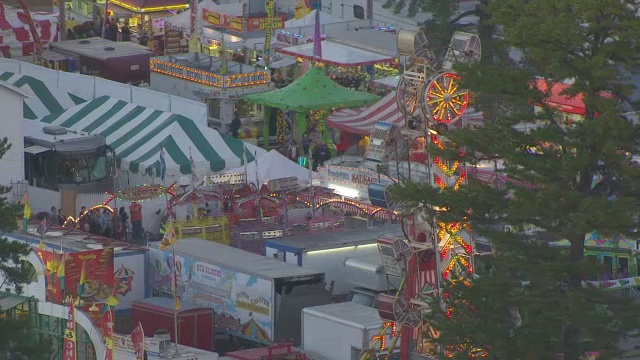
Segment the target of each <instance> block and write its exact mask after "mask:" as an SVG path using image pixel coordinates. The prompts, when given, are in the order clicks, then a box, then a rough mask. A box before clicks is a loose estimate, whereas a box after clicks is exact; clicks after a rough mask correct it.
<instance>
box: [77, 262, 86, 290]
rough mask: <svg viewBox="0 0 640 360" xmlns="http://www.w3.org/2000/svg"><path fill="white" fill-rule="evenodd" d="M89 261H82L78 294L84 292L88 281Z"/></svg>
mask: <svg viewBox="0 0 640 360" xmlns="http://www.w3.org/2000/svg"><path fill="white" fill-rule="evenodd" d="M86 264H87V263H86V262H85V261H82V271H80V281H79V282H78V295H83V294H84V287H85V285H86V282H87V265H86Z"/></svg>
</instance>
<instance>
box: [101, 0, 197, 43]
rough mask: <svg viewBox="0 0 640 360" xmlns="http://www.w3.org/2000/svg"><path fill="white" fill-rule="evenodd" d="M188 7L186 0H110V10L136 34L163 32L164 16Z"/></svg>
mask: <svg viewBox="0 0 640 360" xmlns="http://www.w3.org/2000/svg"><path fill="white" fill-rule="evenodd" d="M188 8H189V2H187V1H184V0H109V10H111V11H113V12H114V13H115V16H116V18H117V20H118V22H119V23H123V24H124V25H126V26H128V27H129V28H130V30H131V33H132V35H134V36H135V35H141V34H143V33H145V32H146V33H147V34H153V33H163V32H164V17H165V16H166V15H167V14H168V13H169V12H172V11H180V10H186V9H188Z"/></svg>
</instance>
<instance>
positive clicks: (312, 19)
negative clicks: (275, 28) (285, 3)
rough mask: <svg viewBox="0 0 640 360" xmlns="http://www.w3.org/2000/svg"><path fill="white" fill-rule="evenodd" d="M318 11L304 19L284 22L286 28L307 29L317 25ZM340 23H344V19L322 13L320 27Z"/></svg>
mask: <svg viewBox="0 0 640 360" xmlns="http://www.w3.org/2000/svg"><path fill="white" fill-rule="evenodd" d="M316 11H318V10H312V11H311V12H310V13H308V14H307V15H306V16H305V17H303V18H302V19H291V20H287V21H285V22H284V27H285V28H295V27H305V26H310V25H315V23H316ZM339 22H344V20H342V19H338V18H335V17H333V16H331V15H329V14H327V13H325V12H322V11H320V25H324V24H335V23H339Z"/></svg>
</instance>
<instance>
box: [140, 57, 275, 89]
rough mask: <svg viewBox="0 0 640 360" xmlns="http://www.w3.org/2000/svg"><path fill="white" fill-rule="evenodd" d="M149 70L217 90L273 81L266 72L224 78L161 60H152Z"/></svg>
mask: <svg viewBox="0 0 640 360" xmlns="http://www.w3.org/2000/svg"><path fill="white" fill-rule="evenodd" d="M149 68H150V69H151V71H154V72H157V73H160V74H164V75H169V76H174V77H177V78H180V79H184V80H188V81H193V82H197V83H200V84H204V85H208V86H212V87H217V88H238V87H247V86H257V85H265V84H268V83H269V82H270V81H271V76H270V75H269V73H267V72H264V71H257V72H251V73H244V74H236V75H227V76H222V75H218V74H214V73H211V72H208V71H203V70H198V69H192V68H189V67H186V66H182V65H178V64H174V63H170V62H167V61H161V60H151V61H150V66H149Z"/></svg>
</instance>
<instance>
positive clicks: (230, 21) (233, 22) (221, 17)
mask: <svg viewBox="0 0 640 360" xmlns="http://www.w3.org/2000/svg"><path fill="white" fill-rule="evenodd" d="M202 20H204V21H206V22H207V23H209V24H211V25H213V26H219V27H221V28H224V29H227V30H233V31H238V32H242V31H244V19H243V18H241V17H237V16H231V15H227V14H221V13H218V12H215V11H209V10H207V9H202Z"/></svg>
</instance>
